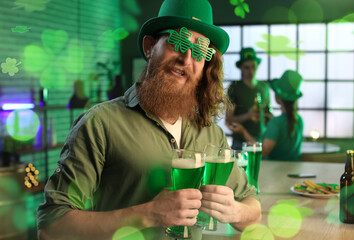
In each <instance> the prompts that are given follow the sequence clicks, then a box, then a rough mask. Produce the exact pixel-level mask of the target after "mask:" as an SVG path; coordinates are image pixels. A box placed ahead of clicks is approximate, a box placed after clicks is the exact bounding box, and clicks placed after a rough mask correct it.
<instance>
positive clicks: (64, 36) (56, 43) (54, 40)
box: [41, 29, 69, 54]
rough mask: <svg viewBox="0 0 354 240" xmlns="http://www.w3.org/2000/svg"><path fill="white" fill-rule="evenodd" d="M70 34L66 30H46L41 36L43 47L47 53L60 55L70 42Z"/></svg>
mask: <svg viewBox="0 0 354 240" xmlns="http://www.w3.org/2000/svg"><path fill="white" fill-rule="evenodd" d="M68 38H69V37H68V33H67V32H66V31H64V30H56V31H55V30H51V29H46V30H44V31H43V32H42V34H41V39H42V43H43V46H44V47H45V48H46V49H47V51H51V52H53V53H54V54H58V53H59V52H60V51H61V50H63V49H64V47H65V46H66V44H67V42H68Z"/></svg>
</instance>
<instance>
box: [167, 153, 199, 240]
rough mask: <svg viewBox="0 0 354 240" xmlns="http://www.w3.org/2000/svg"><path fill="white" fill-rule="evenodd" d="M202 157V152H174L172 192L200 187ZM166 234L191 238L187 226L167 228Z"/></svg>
mask: <svg viewBox="0 0 354 240" xmlns="http://www.w3.org/2000/svg"><path fill="white" fill-rule="evenodd" d="M204 156H205V155H204V153H202V152H195V151H190V150H185V149H176V150H174V154H173V157H172V166H171V178H172V190H173V191H176V190H180V189H186V188H196V189H198V188H199V187H200V185H201V181H202V178H203V174H204V167H205V166H204V165H205V157H204ZM166 233H167V235H168V236H169V237H172V238H175V239H188V238H191V228H190V227H187V226H175V227H169V228H167V229H166Z"/></svg>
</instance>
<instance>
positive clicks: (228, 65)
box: [223, 54, 241, 80]
mask: <svg viewBox="0 0 354 240" xmlns="http://www.w3.org/2000/svg"><path fill="white" fill-rule="evenodd" d="M223 58H224V62H223V66H224V79H228V80H229V79H234V80H239V79H241V72H240V70H239V69H238V68H237V67H236V61H238V60H239V58H240V57H239V54H224V56H223Z"/></svg>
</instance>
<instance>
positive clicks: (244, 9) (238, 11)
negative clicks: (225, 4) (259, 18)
mask: <svg viewBox="0 0 354 240" xmlns="http://www.w3.org/2000/svg"><path fill="white" fill-rule="evenodd" d="M230 4H231V5H233V6H236V7H235V9H234V13H235V15H236V16H238V17H240V18H245V16H246V13H249V12H250V8H249V6H248V4H247V3H245V2H244V0H230Z"/></svg>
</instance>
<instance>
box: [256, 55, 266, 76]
mask: <svg viewBox="0 0 354 240" xmlns="http://www.w3.org/2000/svg"><path fill="white" fill-rule="evenodd" d="M257 57H258V58H260V59H262V62H261V63H260V64H259V66H258V70H257V75H256V79H258V80H268V55H267V54H263V53H257Z"/></svg>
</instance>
